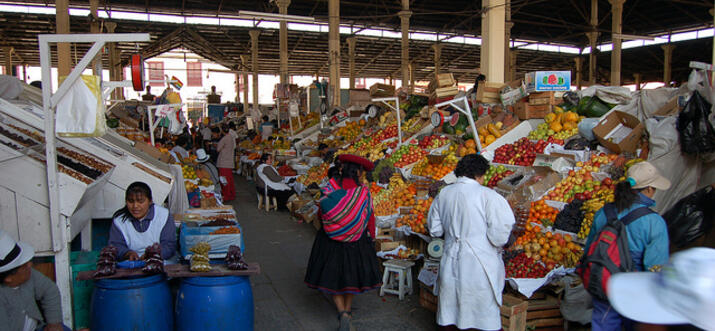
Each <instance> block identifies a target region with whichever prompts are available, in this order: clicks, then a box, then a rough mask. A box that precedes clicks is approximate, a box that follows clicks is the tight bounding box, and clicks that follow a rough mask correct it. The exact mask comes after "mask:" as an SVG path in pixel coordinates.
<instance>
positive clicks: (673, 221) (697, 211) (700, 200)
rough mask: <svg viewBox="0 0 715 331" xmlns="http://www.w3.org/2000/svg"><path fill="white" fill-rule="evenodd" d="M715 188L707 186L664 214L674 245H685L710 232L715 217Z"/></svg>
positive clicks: (678, 246)
mask: <svg viewBox="0 0 715 331" xmlns="http://www.w3.org/2000/svg"><path fill="white" fill-rule="evenodd" d="M713 201H715V190H714V189H713V188H712V187H710V186H707V187H705V188H703V189H702V190H700V191H697V192H695V193H693V194H691V195H688V196H687V197H685V198H683V199H681V200H680V201H678V203H677V204H675V206H673V208H671V209H670V210H668V212H666V213H665V214H663V218H664V219H665V222H666V223H667V224H668V238H669V240H670V242H671V243H672V244H673V246H675V247H677V248H681V247H685V246H687V245H688V244H689V243H691V242H693V241H694V240H695V239H697V238H698V237H700V236H702V235H704V234H706V233H708V232H709V231H710V228H711V227H712V222H713V218H715V205H713Z"/></svg>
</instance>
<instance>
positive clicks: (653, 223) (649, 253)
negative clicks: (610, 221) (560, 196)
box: [585, 193, 669, 271]
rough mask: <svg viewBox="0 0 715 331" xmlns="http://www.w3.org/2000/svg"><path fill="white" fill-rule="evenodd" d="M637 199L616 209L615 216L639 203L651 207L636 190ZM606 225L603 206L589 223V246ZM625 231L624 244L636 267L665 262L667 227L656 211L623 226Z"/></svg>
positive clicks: (623, 215)
mask: <svg viewBox="0 0 715 331" xmlns="http://www.w3.org/2000/svg"><path fill="white" fill-rule="evenodd" d="M638 195H639V197H640V199H639V200H638V201H637V202H635V203H634V204H633V205H632V206H630V207H629V208H627V209H626V210H624V211H622V212H620V213H618V218H619V219H621V218H623V217H625V216H626V215H627V214H628V213H630V212H631V211H632V210H634V209H636V208H639V207H643V206H645V207H652V206H654V205H655V201H653V200H652V199H650V198H648V197H647V196H645V195H643V194H640V193H639V194H638ZM605 225H606V214H605V212H604V211H603V208H601V210H599V211H598V212H596V215H595V216H594V218H593V224H592V225H591V232H589V234H588V238H586V246H585V247H589V246H590V245H591V243H592V242H593V240H594V239H595V238H596V234H598V232H599V231H601V229H602V228H603V226H605ZM626 232H627V233H628V248H629V250H630V252H631V258H632V259H633V265H634V266H635V268H636V270H638V271H644V270H648V269H650V268H651V267H652V266H654V265H663V264H665V263H666V262H668V250H669V248H668V245H669V244H668V227H667V225H666V224H665V220H663V218H662V217H660V215H658V214H650V215H646V216H643V217H641V218H639V219H637V220H635V221H633V222H632V223H631V224H628V226H626Z"/></svg>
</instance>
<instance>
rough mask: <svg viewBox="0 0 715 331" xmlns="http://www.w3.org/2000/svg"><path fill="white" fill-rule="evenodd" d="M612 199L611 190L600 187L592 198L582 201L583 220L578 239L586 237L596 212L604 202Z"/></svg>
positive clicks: (609, 201)
mask: <svg viewBox="0 0 715 331" xmlns="http://www.w3.org/2000/svg"><path fill="white" fill-rule="evenodd" d="M613 200H614V197H613V191H612V190H610V189H608V188H602V189H601V190H599V191H598V192H596V194H595V196H594V197H593V198H592V199H590V200H588V201H586V202H584V203H583V206H581V210H583V211H584V216H583V222H581V229H580V230H579V231H578V235H577V236H578V237H579V238H580V239H584V238H586V237H588V234H589V232H591V225H592V224H593V217H594V215H595V214H596V212H597V211H598V210H600V209H601V208H603V206H604V205H605V204H606V203H611V202H613Z"/></svg>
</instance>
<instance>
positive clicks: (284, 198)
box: [256, 153, 293, 210]
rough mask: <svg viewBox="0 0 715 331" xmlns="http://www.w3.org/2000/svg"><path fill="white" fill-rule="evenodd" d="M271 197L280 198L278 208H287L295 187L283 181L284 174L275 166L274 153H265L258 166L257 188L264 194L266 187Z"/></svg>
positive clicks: (259, 192)
mask: <svg viewBox="0 0 715 331" xmlns="http://www.w3.org/2000/svg"><path fill="white" fill-rule="evenodd" d="M266 188H267V190H268V196H269V197H275V198H276V200H278V209H279V210H286V209H287V208H286V203H287V202H288V198H290V196H291V195H293V189H291V188H290V186H288V185H286V184H285V183H284V182H283V176H281V175H280V174H279V173H278V170H276V168H275V167H274V166H273V155H271V154H270V153H265V154H263V155H262V156H261V164H260V165H258V167H256V190H257V191H258V194H261V195H263V194H264V193H265V191H264V190H265V189H266Z"/></svg>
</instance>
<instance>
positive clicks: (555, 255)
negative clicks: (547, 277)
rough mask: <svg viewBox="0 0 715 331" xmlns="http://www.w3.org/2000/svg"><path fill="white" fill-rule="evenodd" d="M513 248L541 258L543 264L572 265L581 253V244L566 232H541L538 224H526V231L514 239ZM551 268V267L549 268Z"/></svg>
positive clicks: (532, 256)
mask: <svg viewBox="0 0 715 331" xmlns="http://www.w3.org/2000/svg"><path fill="white" fill-rule="evenodd" d="M514 248H515V249H519V250H521V249H523V250H524V253H525V254H526V256H527V257H530V258H533V259H535V260H541V261H543V262H544V263H545V264H547V265H549V264H553V265H564V266H567V267H572V266H574V265H575V263H577V262H578V258H579V257H580V255H581V252H582V249H581V246H579V245H577V244H576V243H574V242H573V237H571V236H570V235H568V234H565V235H562V234H560V233H551V232H550V231H547V232H544V233H542V232H541V227H539V226H538V225H536V226H532V225H531V224H527V225H526V232H524V234H523V235H522V236H521V237H519V238H517V239H516V242H515V243H514ZM550 269H551V268H550Z"/></svg>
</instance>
